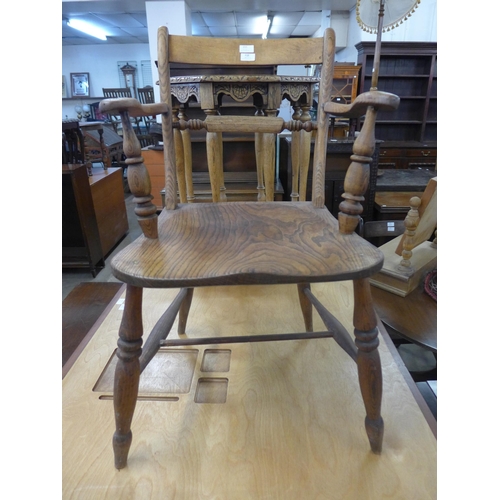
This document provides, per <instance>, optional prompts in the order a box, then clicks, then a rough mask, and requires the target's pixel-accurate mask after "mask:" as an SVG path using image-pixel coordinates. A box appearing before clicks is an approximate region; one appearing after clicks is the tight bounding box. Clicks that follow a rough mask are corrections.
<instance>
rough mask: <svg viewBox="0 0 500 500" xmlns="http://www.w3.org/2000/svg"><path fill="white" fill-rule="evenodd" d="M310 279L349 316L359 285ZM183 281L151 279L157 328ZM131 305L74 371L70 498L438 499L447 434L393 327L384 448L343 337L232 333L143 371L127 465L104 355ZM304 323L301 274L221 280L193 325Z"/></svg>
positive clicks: (150, 311) (198, 294)
mask: <svg viewBox="0 0 500 500" xmlns="http://www.w3.org/2000/svg"><path fill="white" fill-rule="evenodd" d="M312 288H313V293H315V294H316V295H317V297H318V298H319V299H320V300H321V301H322V302H323V303H324V304H325V305H327V306H328V307H329V308H330V310H331V311H332V312H334V314H336V315H337V317H338V319H339V320H340V321H342V322H343V323H344V324H345V325H346V326H347V325H350V321H351V317H352V300H351V296H352V294H351V292H352V288H351V286H350V285H349V284H346V283H341V284H328V285H313V287H312ZM175 293H176V291H170V292H169V291H159V290H148V291H145V299H146V300H145V306H144V311H143V316H144V322H145V334H146V335H147V333H148V332H149V331H150V329H151V328H152V326H153V323H154V322H155V321H156V319H157V318H158V317H159V316H160V315H161V313H162V312H163V311H164V309H165V307H166V305H168V303H169V301H170V300H172V298H173V296H174V295H175ZM120 307H121V306H120V304H117V305H115V306H114V307H113V308H112V309H111V311H110V313H109V315H108V316H107V318H106V319H105V320H104V322H103V323H102V325H101V327H100V328H99V330H98V331H97V332H96V334H95V335H94V336H93V337H92V339H91V340H90V342H89V344H88V345H87V347H86V348H85V350H84V351H83V352H82V354H81V355H80V356H79V358H78V359H77V361H76V362H75V364H74V365H73V366H72V368H71V369H70V371H69V372H68V373H67V375H66V376H65V378H64V380H63V498H64V499H85V500H88V499H94V498H95V499H113V500H114V499H118V498H119V499H143V498H144V499H153V498H161V499H196V500H198V499H211V500H212V499H228V500H236V499H245V500H246V499H272V500H278V499H286V500H291V499H300V500H308V499H328V500H332V499H342V500H349V499H353V500H360V499H362V500H369V499H374V500H379V499H381V498H384V499H405V500H406V499H418V500H423V499H434V498H436V438H435V436H434V435H433V433H432V432H431V429H430V427H429V425H428V423H427V421H426V419H425V418H424V415H423V414H422V412H421V410H420V408H419V406H418V405H417V403H416V401H415V399H414V397H413V395H412V392H411V390H410V389H409V387H408V385H407V383H406V382H405V379H404V378H403V375H402V374H401V372H400V370H399V368H398V364H397V362H396V361H395V359H394V358H393V357H392V355H391V353H390V352H389V349H388V346H387V345H386V344H385V341H384V340H383V339H382V340H381V346H380V353H381V359H382V365H383V371H384V399H383V406H382V414H383V417H384V420H385V440H384V449H383V453H382V455H380V456H376V455H373V454H372V453H371V452H370V451H369V444H368V440H367V437H366V434H365V430H364V415H365V413H364V408H363V404H362V400H361V396H360V391H359V386H358V381H357V373H356V367H355V364H354V363H353V362H352V360H351V359H350V358H349V357H348V356H347V355H346V354H345V353H344V352H343V351H342V350H341V349H340V348H339V347H338V346H337V345H336V344H335V342H334V341H333V340H330V339H323V340H312V341H286V342H264V343H260V344H225V345H222V344H221V345H216V346H200V347H196V348H189V349H188V348H177V349H169V350H167V351H166V352H164V353H162V354H161V355H158V356H157V359H156V360H155V361H154V363H153V365H152V366H151V367H150V368H151V369H150V368H148V370H149V373H148V374H147V373H146V372H145V373H144V374H143V380H142V381H141V388H140V393H141V395H142V397H143V399H141V400H140V401H139V402H138V404H137V408H136V412H135V416H134V421H133V423H132V432H133V434H134V437H133V442H132V447H131V450H130V456H129V464H128V467H127V468H125V469H123V470H121V471H117V470H115V469H114V466H113V454H112V447H111V438H112V434H113V432H114V419H113V408H112V401H110V398H109V396H110V394H111V392H110V390H111V386H110V383H111V382H110V380H111V378H110V376H109V374H110V371H109V369H108V370H107V369H106V366H107V365H108V362H109V361H110V359H111V358H112V356H113V352H114V350H115V346H116V339H117V335H118V327H119V323H120V319H121V310H120ZM302 328H303V326H302V318H301V313H300V308H299V307H298V299H297V295H296V288H295V286H288V285H285V286H275V287H265V288H264V287H258V286H254V287H217V288H211V289H197V290H196V291H195V295H194V298H193V304H192V308H191V313H190V318H189V321H188V330H187V332H188V336H192V337H201V336H204V335H207V336H208V335H210V336H211V335H218V334H220V335H224V334H226V335H243V334H251V333H279V332H282V333H283V332H297V331H301V330H302ZM315 329H317V330H323V329H324V327H323V325H322V324H321V323H320V320H319V318H317V317H315ZM349 330H350V331H351V330H352V328H349ZM173 331H175V325H174V330H173ZM172 336H173V337H176V334H174V333H172ZM213 370H216V371H213ZM101 375H102V376H101ZM97 383H98V386H97V389H99V390H98V391H97V390H95V389H96V384H97Z"/></svg>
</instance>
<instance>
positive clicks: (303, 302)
mask: <svg viewBox="0 0 500 500" xmlns="http://www.w3.org/2000/svg"><path fill="white" fill-rule="evenodd" d="M297 290H298V292H299V301H300V308H301V309H302V316H304V325H305V328H306V332H308V333H310V332H312V331H313V320H312V310H313V306H312V303H311V301H310V300H309V298H308V297H307V296H306V295H305V293H304V291H305V290H309V291H310V290H311V285H310V284H309V283H299V284H298V285H297Z"/></svg>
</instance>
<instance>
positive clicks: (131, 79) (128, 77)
mask: <svg viewBox="0 0 500 500" xmlns="http://www.w3.org/2000/svg"><path fill="white" fill-rule="evenodd" d="M120 69H121V71H122V73H123V77H124V78H125V86H126V87H128V88H129V89H130V92H131V94H132V96H133V97H136V98H137V91H136V85H135V68H134V67H133V66H131V65H130V64H129V63H127V64H125V66H122V67H121V68H120Z"/></svg>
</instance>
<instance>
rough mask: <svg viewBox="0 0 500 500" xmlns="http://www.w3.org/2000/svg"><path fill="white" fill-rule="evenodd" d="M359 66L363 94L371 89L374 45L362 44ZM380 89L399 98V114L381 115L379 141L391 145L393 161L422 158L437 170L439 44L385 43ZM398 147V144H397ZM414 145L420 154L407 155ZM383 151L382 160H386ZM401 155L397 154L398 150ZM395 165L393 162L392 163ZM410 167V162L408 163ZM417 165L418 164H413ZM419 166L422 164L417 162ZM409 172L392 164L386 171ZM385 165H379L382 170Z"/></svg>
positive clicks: (376, 129) (381, 56)
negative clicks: (389, 169) (395, 169)
mask: <svg viewBox="0 0 500 500" xmlns="http://www.w3.org/2000/svg"><path fill="white" fill-rule="evenodd" d="M356 49H357V50H358V64H360V65H361V66H362V68H361V76H360V93H361V92H366V91H368V90H369V89H370V85H371V76H372V70H373V59H374V52H375V43H374V42H360V43H358V44H357V45H356ZM378 89H379V90H382V91H386V92H391V93H393V94H396V95H398V96H399V97H400V99H401V102H400V105H399V108H398V110H397V111H392V112H379V113H378V115H377V125H376V128H375V134H376V138H377V139H380V140H383V141H390V142H391V144H390V145H389V144H387V146H390V147H391V148H392V149H393V151H392V152H389V151H387V152H386V154H387V155H388V156H392V157H393V158H406V159H407V158H408V157H412V156H415V155H416V156H417V157H420V158H422V161H421V162H420V163H427V164H433V166H435V156H436V140H437V44H436V43H435V42H382V48H381V54H380V72H379V81H378ZM398 143H399V144H398ZM404 143H413V146H414V148H416V149H417V151H416V152H415V151H410V152H408V151H406V148H407V147H408V144H406V145H405V144H404ZM383 147H384V146H382V148H381V156H382V157H383V156H384V152H383V151H382V149H383ZM398 148H399V149H400V151H397V149H398ZM392 163H394V162H392ZM406 163H408V161H406ZM414 163H415V162H414ZM416 163H419V162H418V161H417V162H416ZM391 166H392V168H394V167H395V168H408V165H403V164H399V163H397V162H396V163H395V164H394V165H391V162H389V164H388V165H387V168H391ZM380 167H382V168H384V165H383V164H382V162H381V164H380V165H379V168H380Z"/></svg>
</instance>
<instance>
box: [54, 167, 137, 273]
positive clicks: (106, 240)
mask: <svg viewBox="0 0 500 500" xmlns="http://www.w3.org/2000/svg"><path fill="white" fill-rule="evenodd" d="M87 168H88V165H87V164H85V163H79V164H63V166H62V267H63V268H86V269H89V270H90V272H91V273H92V275H93V276H96V275H97V273H98V272H99V271H100V270H101V269H102V268H103V267H104V259H105V257H106V256H107V255H108V254H109V253H110V252H111V250H112V249H113V248H114V247H115V246H116V245H117V243H118V242H119V241H120V240H121V239H122V238H123V237H124V236H125V235H126V234H127V232H128V229H129V227H128V219H127V211H126V207H125V195H124V191H123V180H122V170H121V168H109V169H108V170H103V169H102V168H100V169H94V175H92V176H91V177H89V175H88V173H87Z"/></svg>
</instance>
